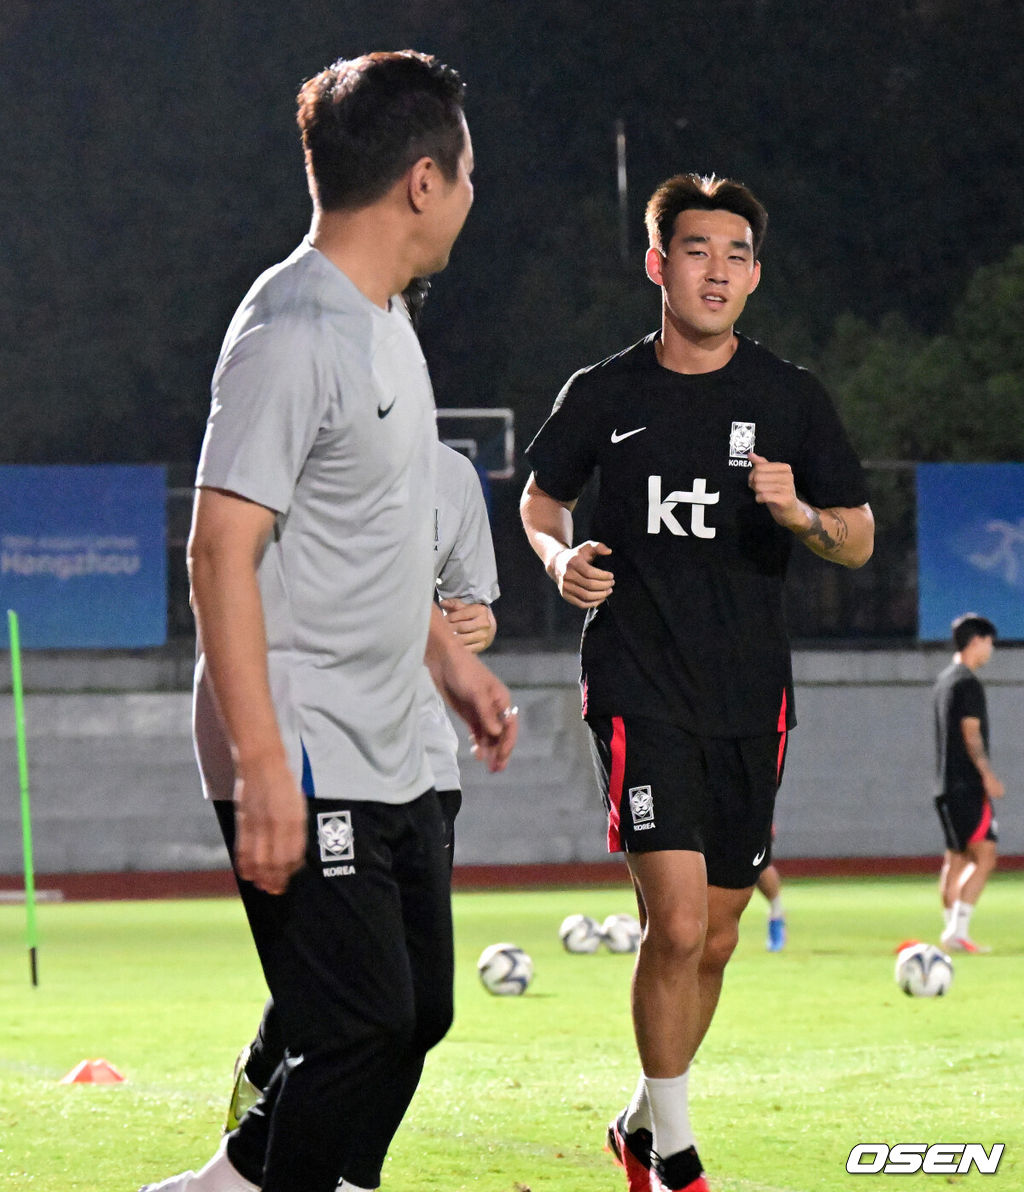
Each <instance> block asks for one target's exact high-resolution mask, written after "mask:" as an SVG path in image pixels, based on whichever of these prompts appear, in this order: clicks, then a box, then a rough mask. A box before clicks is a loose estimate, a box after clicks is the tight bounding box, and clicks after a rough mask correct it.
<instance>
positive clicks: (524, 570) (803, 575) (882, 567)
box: [167, 461, 917, 649]
mask: <svg viewBox="0 0 1024 1192" xmlns="http://www.w3.org/2000/svg"><path fill="white" fill-rule="evenodd" d="M867 472H868V480H869V485H870V490H871V505H872V508H873V510H874V513H875V522H876V532H875V553H874V555H873V557H872V559H871V561H870V562H869V563H868V564H867V565H866V566H865V567H862V568H861V569H860V570H858V571H849V570H847V569H846V568H844V567H835V566H830V565H828V564H826V563H823V562H822V560H820V559H818V558H817V557H815V556H814V555H812V554H811V553H810V551H807V550H801V549H799V548H796V549H794V551H793V557H792V562H791V564H790V570H789V577H788V579H787V582H786V608H787V617H788V620H789V626H790V632H791V635H792V637H793V639H794V640H795V641H799V642H805V643H820V644H827V643H829V642H836V643H839V642H842V643H844V644H849V643H850V642H851V641H855V642H859V643H861V644H864V645H871V644H874V643H877V644H896V643H898V642H901V641H902V642H906V641H910V640H913V639H914V638H915V636H916V633H917V547H916V531H915V527H916V506H915V489H914V466H913V464H911V463H904V462H887V461H880V462H871V463H868V464H867ZM192 476H193V470H192V468H191V467H189V466H187V465H172V466H171V467H169V468H168V504H167V524H168V549H169V553H170V559H169V569H168V585H169V592H168V626H167V630H168V638H169V639H171V640H176V639H184V638H190V637H191V636H192V634H193V624H192V613H191V610H190V609H189V604H188V576H187V573H186V568H185V546H186V542H187V539H188V527H189V519H190V516H191V507H192ZM525 479H526V476H525V474H523V475H519V474H517V475H516V476H515V477H514V478H513V479H512V480H511V481H510V482H507V483H503V482H494V483H492V485H491V492H490V507H491V526H492V532H493V535H494V545H495V551H496V554H497V558H498V573H499V578H500V581H501V599H500V601H499V602H498V604H497V606H496V609H495V612H496V614H497V618H498V625H499V635H498V640H497V643H496V646H497V648H499V649H500V648H502V647H503V646H504V647H506V648H509V649H532V648H536V649H575V648H576V645H577V644H578V641H579V634H580V629H581V627H582V623H583V615H582V613H581V612H580V611H579V610H578V609H575V608H573V607H571V606H570V605H568V604H566V603H565V601H564V600H562V599H561V597H560V596H559V595H558V592H557V590H556V589H555V586H554V584H552V582H551V581H550V580H549V579H548V577H547V576H546V575H545V574H544V571H543V568H542V567H541V565H540V563H539V561H538V560H537V558H536V556H535V555H534V554H533V552H532V551H531V550H530V547H529V545H528V543H527V542H526V537H525V535H524V534H523V531H522V527H521V525H520V522H519V494H520V492H521V491H522V486H523V483H525ZM588 516H589V505H588V501H587V496H586V494H585V495H584V497H583V498H582V499H581V502H580V504H579V506H578V507H577V510H576V523H577V527H578V529H579V531H580V532H581V534H582V533H585V528H586V523H587V520H588ZM581 534H578V536H581Z"/></svg>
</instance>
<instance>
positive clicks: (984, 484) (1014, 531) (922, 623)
mask: <svg viewBox="0 0 1024 1192" xmlns="http://www.w3.org/2000/svg"><path fill="white" fill-rule="evenodd" d="M917 557H918V637H920V639H921V640H922V641H945V640H947V639H948V638H949V636H950V632H949V626H950V622H951V621H952V620H953V618H954V617H958V616H959V615H960V614H961V613H966V612H976V613H980V614H981V615H982V616H983V617H988V618H989V620H991V621H994V622H995V625H996V628H997V629H998V630H999V636H1000V637H1001V638H1004V639H1010V640H1018V641H1019V640H1024V464H919V465H918V467H917Z"/></svg>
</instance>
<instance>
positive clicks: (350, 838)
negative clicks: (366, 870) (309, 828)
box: [316, 811, 356, 877]
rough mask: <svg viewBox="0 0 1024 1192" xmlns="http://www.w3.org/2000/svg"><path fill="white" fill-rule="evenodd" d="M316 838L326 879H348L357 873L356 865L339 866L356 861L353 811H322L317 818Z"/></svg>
mask: <svg viewBox="0 0 1024 1192" xmlns="http://www.w3.org/2000/svg"><path fill="white" fill-rule="evenodd" d="M316 838H317V843H318V844H319V846H320V860H321V861H322V862H323V864H324V877H346V876H347V875H348V874H350V873H355V871H356V867H355V866H354V865H343V864H339V862H342V861H354V860H355V855H356V842H355V835H354V834H353V832H352V812H351V811H322V812H320V814H319V815H318V816H317V817H316Z"/></svg>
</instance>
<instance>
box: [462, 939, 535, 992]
mask: <svg viewBox="0 0 1024 1192" xmlns="http://www.w3.org/2000/svg"><path fill="white" fill-rule="evenodd" d="M476 971H477V972H478V973H479V974H480V980H481V982H482V983H483V987H484V989H486V990H488V992H490V993H494V994H498V995H499V996H503V997H508V996H514V995H517V994H520V993H523V992H524V991H525V989H526V987H527V986H528V985H529V984H530V982H531V981H532V980H533V961H532V960H531V959H530V958H529V956H527V954H526V953H525V952H524V951H523V950H522V948H517V947H516V945H515V944H491V946H490V947H489V948H484V950H483V951H482V952H481V953H480V959H479V960H478V961H477V962H476Z"/></svg>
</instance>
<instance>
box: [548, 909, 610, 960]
mask: <svg viewBox="0 0 1024 1192" xmlns="http://www.w3.org/2000/svg"><path fill="white" fill-rule="evenodd" d="M558 938H559V939H560V940H561V941H562V947H563V948H564V949H565V950H566V952H596V951H597V949H598V948H599V947H600V946H601V928H600V926H599V925H598V922H597V920H596V919H592V918H591V917H590V916H589V915H567V916H566V917H565V918H564V919H563V920H562V926H561V927H559V929H558Z"/></svg>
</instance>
